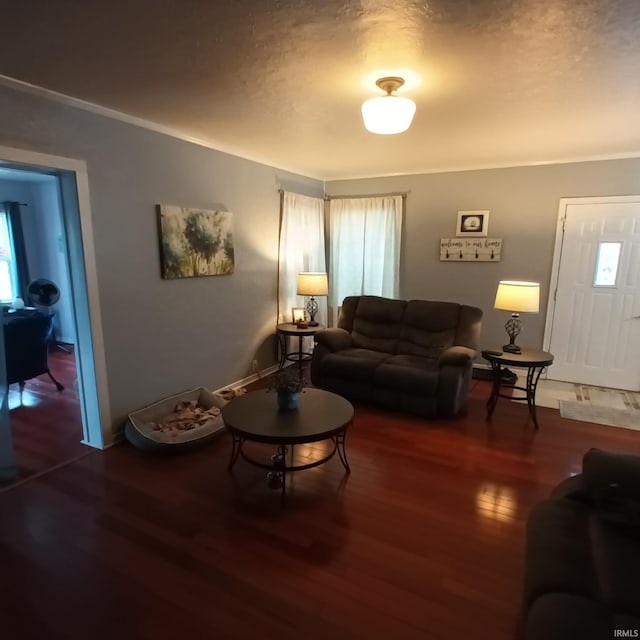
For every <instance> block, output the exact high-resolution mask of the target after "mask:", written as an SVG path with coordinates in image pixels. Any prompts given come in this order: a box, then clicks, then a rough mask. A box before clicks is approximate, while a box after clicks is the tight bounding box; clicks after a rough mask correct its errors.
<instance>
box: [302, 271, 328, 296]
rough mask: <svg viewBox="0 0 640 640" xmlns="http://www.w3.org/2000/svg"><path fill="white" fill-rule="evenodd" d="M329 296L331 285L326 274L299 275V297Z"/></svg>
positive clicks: (309, 273) (304, 273)
mask: <svg viewBox="0 0 640 640" xmlns="http://www.w3.org/2000/svg"><path fill="white" fill-rule="evenodd" d="M328 294H329V283H328V282H327V274H326V273H323V272H313V271H304V272H302V273H299V274H298V295H299V296H326V295H328Z"/></svg>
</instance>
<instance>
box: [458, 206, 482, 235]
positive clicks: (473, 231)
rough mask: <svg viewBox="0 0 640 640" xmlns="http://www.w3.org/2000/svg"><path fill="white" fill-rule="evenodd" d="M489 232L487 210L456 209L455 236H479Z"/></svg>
mask: <svg viewBox="0 0 640 640" xmlns="http://www.w3.org/2000/svg"><path fill="white" fill-rule="evenodd" d="M488 232H489V212H488V211H458V224H457V226H456V235H457V236H467V237H470V238H479V237H481V236H486V235H487V233H488Z"/></svg>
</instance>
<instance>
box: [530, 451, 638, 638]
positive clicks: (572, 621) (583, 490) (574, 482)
mask: <svg viewBox="0 0 640 640" xmlns="http://www.w3.org/2000/svg"><path fill="white" fill-rule="evenodd" d="M638 576H640V455H636V454H630V453H613V452H607V451H599V450H596V449H591V450H590V451H588V452H587V453H586V454H585V456H584V458H583V461H582V473H581V474H579V475H577V476H574V477H572V478H569V479H567V480H565V481H564V482H562V483H561V484H560V485H558V487H556V489H554V491H553V492H552V494H551V496H550V497H549V498H548V499H547V500H544V501H543V502H540V503H538V504H537V505H536V506H535V507H534V508H533V510H532V512H531V514H530V516H529V519H528V521H527V543H526V568H525V587H524V612H523V621H522V629H521V632H522V633H521V634H520V635H521V637H522V638H523V639H524V640H604V639H606V638H616V637H620V638H639V637H640V589H639V588H638Z"/></svg>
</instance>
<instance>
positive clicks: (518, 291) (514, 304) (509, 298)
mask: <svg viewBox="0 0 640 640" xmlns="http://www.w3.org/2000/svg"><path fill="white" fill-rule="evenodd" d="M493 306H494V308H496V309H502V310H504V311H511V318H510V319H509V320H508V321H507V324H505V325H504V328H505V329H506V330H507V335H508V336H509V344H505V345H504V346H503V347H502V350H503V351H506V352H507V353H521V350H520V347H519V346H518V345H517V344H516V336H517V335H518V334H519V333H520V331H522V321H521V320H520V314H521V313H538V311H539V306H540V284H539V283H538V282H522V281H518V280H501V281H500V283H499V284H498V291H497V292H496V301H495V303H494V304H493Z"/></svg>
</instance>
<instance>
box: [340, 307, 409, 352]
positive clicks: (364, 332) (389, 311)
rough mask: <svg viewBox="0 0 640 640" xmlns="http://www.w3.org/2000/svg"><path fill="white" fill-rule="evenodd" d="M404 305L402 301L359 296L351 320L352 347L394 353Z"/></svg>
mask: <svg viewBox="0 0 640 640" xmlns="http://www.w3.org/2000/svg"><path fill="white" fill-rule="evenodd" d="M406 304H407V303H406V302H405V301H404V300H389V299H386V298H379V297H378V296H360V300H359V301H358V306H357V307H356V309H355V315H354V318H353V331H352V333H351V336H352V339H353V346H354V347H359V348H361V349H372V350H374V351H381V352H383V353H387V354H388V353H396V349H397V343H398V338H399V337H400V331H401V329H402V318H403V316H404V310H405V307H406Z"/></svg>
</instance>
